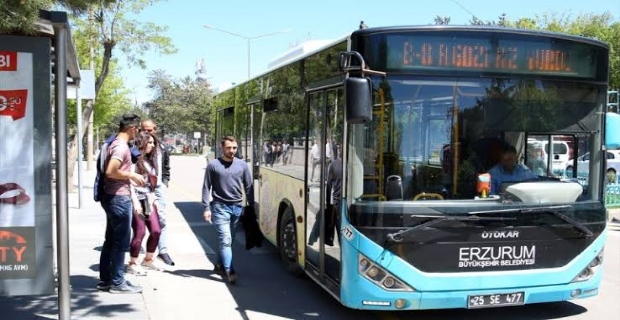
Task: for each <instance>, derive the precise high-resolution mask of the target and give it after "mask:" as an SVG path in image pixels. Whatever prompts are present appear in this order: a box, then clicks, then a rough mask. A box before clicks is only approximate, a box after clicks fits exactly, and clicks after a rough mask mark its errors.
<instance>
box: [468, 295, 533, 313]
mask: <svg viewBox="0 0 620 320" xmlns="http://www.w3.org/2000/svg"><path fill="white" fill-rule="evenodd" d="M524 301H525V294H524V293H523V292H511V293H498V294H481V295H472V296H468V297H467V307H468V308H470V309H474V308H490V307H500V306H514V305H520V304H523V303H524Z"/></svg>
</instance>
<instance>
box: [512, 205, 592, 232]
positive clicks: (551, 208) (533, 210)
mask: <svg viewBox="0 0 620 320" xmlns="http://www.w3.org/2000/svg"><path fill="white" fill-rule="evenodd" d="M569 207H570V206H548V207H536V208H522V209H519V213H526V214H527V213H539V212H547V213H551V214H553V215H554V216H556V217H558V218H560V219H561V220H562V221H564V222H566V223H568V224H570V225H571V226H573V228H575V229H576V230H579V231H581V233H583V234H584V235H585V236H586V237H592V236H593V235H594V234H593V233H592V231H590V229H588V228H587V227H586V226H584V225H583V224H582V223H579V222H577V221H575V220H573V219H572V218H571V217H569V216H567V215H565V214H563V213H562V212H560V211H559V210H558V209H566V208H569Z"/></svg>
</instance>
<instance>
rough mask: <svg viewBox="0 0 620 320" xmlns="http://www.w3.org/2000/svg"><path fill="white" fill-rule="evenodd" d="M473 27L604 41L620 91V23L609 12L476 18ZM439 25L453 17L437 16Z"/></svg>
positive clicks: (614, 82)
mask: <svg viewBox="0 0 620 320" xmlns="http://www.w3.org/2000/svg"><path fill="white" fill-rule="evenodd" d="M469 22H470V24H472V25H497V26H502V27H510V28H519V29H532V30H547V31H553V32H562V33H568V34H573V35H578V36H582V37H587V38H593V39H596V40H600V41H603V42H605V43H607V44H608V45H609V86H610V88H614V89H615V88H620V22H618V21H617V20H615V19H614V17H613V15H612V14H611V13H609V12H605V13H602V14H594V13H582V14H579V15H577V16H576V17H573V16H571V15H570V14H569V13H556V14H549V13H544V14H541V15H535V16H534V17H521V18H518V19H516V20H512V21H511V20H509V19H508V17H507V15H506V14H505V13H502V14H501V15H500V16H499V17H498V22H495V21H486V22H483V21H481V20H480V19H478V18H476V17H473V16H472V18H471V20H470V21H469ZM434 23H435V24H449V23H450V17H440V16H437V17H435V19H434Z"/></svg>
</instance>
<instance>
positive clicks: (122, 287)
mask: <svg viewBox="0 0 620 320" xmlns="http://www.w3.org/2000/svg"><path fill="white" fill-rule="evenodd" d="M110 293H117V294H123V293H142V287H140V286H134V285H133V284H131V283H130V282H129V281H125V282H123V283H121V284H119V285H118V286H112V287H111V288H110Z"/></svg>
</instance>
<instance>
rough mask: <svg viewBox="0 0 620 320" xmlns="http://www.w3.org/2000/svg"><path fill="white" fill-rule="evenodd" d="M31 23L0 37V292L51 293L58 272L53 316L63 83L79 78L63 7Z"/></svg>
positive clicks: (65, 273) (62, 196)
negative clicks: (31, 28) (29, 30)
mask: <svg viewBox="0 0 620 320" xmlns="http://www.w3.org/2000/svg"><path fill="white" fill-rule="evenodd" d="M37 27H38V31H37V32H36V34H34V35H32V34H20V33H11V34H5V35H0V160H1V161H0V194H2V193H7V194H10V196H9V197H4V198H2V199H0V200H1V201H0V250H3V252H5V253H7V254H6V256H5V258H6V259H3V260H0V295H3V296H18V295H40V294H52V293H54V290H55V280H56V278H57V280H58V307H59V319H69V318H70V286H69V274H70V273H69V232H68V196H67V190H68V188H67V187H68V181H67V141H68V138H67V87H68V86H69V85H72V86H78V87H79V85H80V79H81V77H80V69H79V65H78V60H77V55H76V51H75V47H74V44H73V42H72V38H71V27H70V25H69V20H68V16H67V13H66V12H59V11H41V12H40V15H39V20H38V22H37ZM50 80H51V81H50ZM52 90H54V91H53V94H52ZM52 163H55V164H56V165H55V166H54V167H53V166H52ZM53 170H54V171H55V176H56V179H55V180H56V183H55V186H54V187H53V183H52V171H53ZM53 189H55V190H53ZM53 191H55V192H53ZM54 195H55V201H54V200H53V199H52V197H53V196H54ZM54 203H55V206H54ZM54 208H55V210H54ZM54 213H55V219H53V215H54ZM54 234H55V236H56V241H55V242H54V241H53V235H54ZM3 248H4V249H3ZM54 258H56V264H57V268H58V270H57V273H55V270H54V260H55V259H54Z"/></svg>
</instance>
